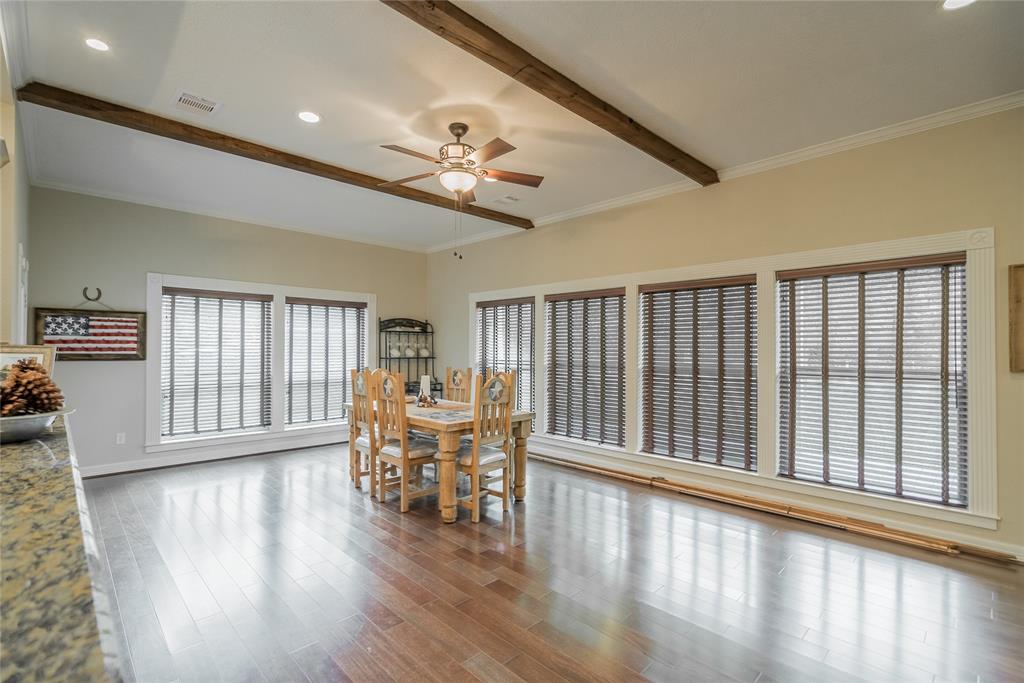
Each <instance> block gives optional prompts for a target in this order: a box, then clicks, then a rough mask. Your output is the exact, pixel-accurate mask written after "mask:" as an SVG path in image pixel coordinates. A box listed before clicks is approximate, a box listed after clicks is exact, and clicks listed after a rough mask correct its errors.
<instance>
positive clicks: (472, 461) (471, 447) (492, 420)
mask: <svg viewBox="0 0 1024 683" xmlns="http://www.w3.org/2000/svg"><path fill="white" fill-rule="evenodd" d="M515 395H516V373H515V372H499V373H495V374H494V375H492V376H491V378H490V379H488V380H487V381H486V382H484V381H483V378H482V377H481V376H480V375H477V377H476V392H475V395H474V397H473V441H472V442H471V443H466V442H463V445H462V447H461V448H459V450H458V452H457V453H456V455H455V467H456V471H458V472H462V473H464V474H468V475H469V486H470V489H469V495H468V496H463V497H462V498H460V499H459V504H460V505H462V506H464V507H467V508H469V509H470V511H471V513H472V520H473V521H474V522H479V521H480V507H481V502H482V497H486V496H497V497H498V498H501V509H502V510H503V511H507V510H508V506H509V464H510V462H511V460H512V410H513V406H514V404H515ZM495 470H501V473H500V474H498V475H495V474H493V473H494V471H495ZM498 481H500V482H501V491H495V490H494V489H492V488H490V486H491V484H494V483H496V482H498Z"/></svg>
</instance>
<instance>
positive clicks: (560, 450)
mask: <svg viewBox="0 0 1024 683" xmlns="http://www.w3.org/2000/svg"><path fill="white" fill-rule="evenodd" d="M538 437H539V438H538ZM598 448H600V447H598ZM529 450H530V455H531V456H540V457H539V458H537V459H538V460H542V459H543V456H550V457H552V458H559V459H561V460H567V461H569V462H574V463H579V464H581V465H592V466H597V467H605V468H612V469H616V470H619V471H622V472H625V473H628V474H636V475H639V476H643V477H652V476H657V477H665V478H668V479H670V480H675V481H679V482H683V483H686V482H687V476H686V473H685V472H682V471H679V470H669V468H666V467H658V466H656V465H648V464H644V463H637V462H633V461H631V460H626V459H621V458H609V457H608V456H607V455H605V454H602V453H590V452H588V451H589V450H590V449H589V448H587V446H586V445H583V444H578V443H572V444H561V443H557V442H553V441H552V440H551V439H550V438H544V437H543V436H542V435H539V434H538V435H535V436H534V437H531V439H530V441H529ZM556 464H557V463H556ZM690 481H694V480H693V479H692V478H690ZM700 484H701V485H705V486H713V487H714V488H716V489H718V490H720V491H723V492H726V493H734V494H741V495H756V496H757V497H759V498H762V499H764V500H768V501H773V502H779V503H792V502H793V501H792V500H787V499H786V498H784V497H779V496H777V495H772V493H771V492H770V491H766V490H757V491H752V490H751V488H752V487H751V486H747V487H740V486H730V485H729V484H728V483H727V482H726V481H715V482H713V483H711V482H707V481H706V480H704V481H700ZM808 507H813V508H814V509H817V510H820V511H822V512H827V513H831V514H838V515H849V514H850V512H849V510H848V509H844V508H839V507H836V506H833V505H829V504H828V503H827V502H826V501H825V500H820V501H817V502H815V503H814V504H812V505H808ZM897 514H898V513H896V514H877V513H876V512H873V511H872V510H871V509H869V508H864V511H863V512H860V511H858V512H857V514H856V517H857V518H858V519H862V520H865V521H868V522H875V523H878V524H884V525H886V526H887V527H889V528H891V529H896V530H899V531H906V532H909V533H914V534H922V535H926V536H934V537H938V538H943V539H946V540H949V541H954V542H956V543H964V544H966V545H973V546H977V547H979V548H985V549H987V550H993V551H996V552H1000V553H1006V554H1008V555H1012V556H1013V557H1015V558H1017V561H1019V562H1024V546H1022V545H1014V544H1010V543H1002V542H1000V541H994V540H991V539H986V538H983V537H979V536H975V535H973V534H970V533H962V532H953V531H948V530H946V529H941V530H940V529H935V528H934V527H930V526H927V525H923V524H918V523H915V522H913V521H908V520H906V519H904V518H903V516H896V515H897ZM911 519H912V518H911ZM851 533H853V532H851Z"/></svg>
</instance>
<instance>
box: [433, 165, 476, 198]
mask: <svg viewBox="0 0 1024 683" xmlns="http://www.w3.org/2000/svg"><path fill="white" fill-rule="evenodd" d="M438 180H440V181H441V184H442V185H444V189H446V190H448V191H449V192H455V193H459V192H468V191H469V190H472V189H473V188H474V187H476V180H477V178H476V174H475V173H472V172H470V171H467V170H465V169H461V168H449V169H446V170H444V171H441V174H440V175H439V176H438Z"/></svg>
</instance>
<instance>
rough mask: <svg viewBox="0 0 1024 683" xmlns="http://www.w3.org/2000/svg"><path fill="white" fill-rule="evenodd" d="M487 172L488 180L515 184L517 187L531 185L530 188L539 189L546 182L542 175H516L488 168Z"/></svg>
mask: <svg viewBox="0 0 1024 683" xmlns="http://www.w3.org/2000/svg"><path fill="white" fill-rule="evenodd" d="M486 170H487V177H488V178H494V179H495V180H503V181H505V182H506V183H515V184H516V185H529V186H530V187H538V186H539V185H540V184H541V182H542V181H543V180H544V176H542V175H530V174H529V173H516V172H515V171H499V170H497V169H494V168H488V169H486Z"/></svg>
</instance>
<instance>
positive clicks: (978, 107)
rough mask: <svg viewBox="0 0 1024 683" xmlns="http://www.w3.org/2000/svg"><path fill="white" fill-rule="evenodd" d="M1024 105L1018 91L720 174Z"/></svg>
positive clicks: (747, 171)
mask: <svg viewBox="0 0 1024 683" xmlns="http://www.w3.org/2000/svg"><path fill="white" fill-rule="evenodd" d="M1022 106H1024V90H1018V91H1017V92H1012V93H1008V94H1006V95H1000V96H999V97H992V98H990V99H987V100H982V101H980V102H973V103H971V104H965V105H963V106H961V107H954V108H953V109H947V110H945V111H940V112H937V113H935V114H928V115H927V116H921V117H918V118H916V119H910V120H909V121H903V122H902V123H894V124H892V125H889V126H883V127H881V128H876V129H874V130H869V131H865V132H863V133H856V134H854V135H848V136H846V137H843V138H838V139H836V140H831V141H829V142H823V143H821V144H819V145H811V146H810V147H804V148H803V149H798V150H794V151H792V152H786V153H784V154H778V155H776V156H773V157H768V158H767V159H762V160H761V161H753V162H750V163H749V164H740V165H739V166H733V167H731V168H727V169H724V170H722V171H721V172H720V174H719V175H721V176H722V179H723V180H726V179H731V178H741V177H743V176H747V175H753V174H754V173H762V172H764V171H770V170H772V169H774V168H781V167H783V166H791V165H792V164H798V163H800V162H801V161H809V160H811V159H817V158H819V157H824V156H829V155H830V154H836V153H838V152H845V151H847V150H851V149H856V148H858V147H865V146H867V145H873V144H875V143H877V142H885V141H887V140H893V139H895V138H901V137H903V136H905V135H913V134H915V133H923V132H924V131H926V130H931V129H933V128H941V127H943V126H950V125H953V124H954V123H960V122H961V121H969V120H971V119H976V118H980V117H982V116H988V115H990V114H997V113H999V112H1001V111H1006V110H1008V109H1016V108H1017V107H1022Z"/></svg>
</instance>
